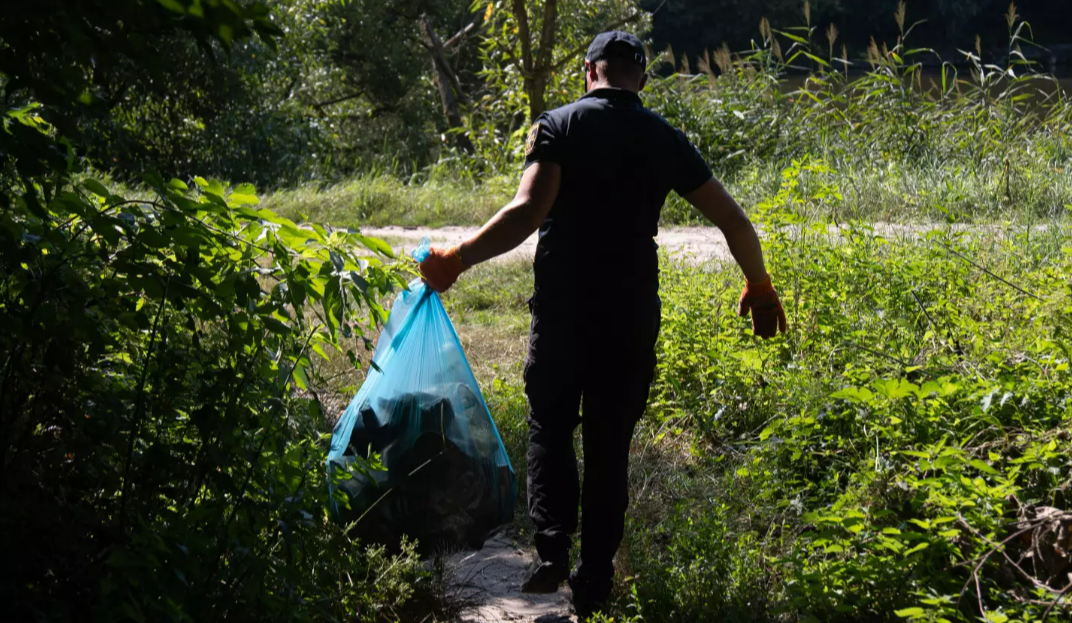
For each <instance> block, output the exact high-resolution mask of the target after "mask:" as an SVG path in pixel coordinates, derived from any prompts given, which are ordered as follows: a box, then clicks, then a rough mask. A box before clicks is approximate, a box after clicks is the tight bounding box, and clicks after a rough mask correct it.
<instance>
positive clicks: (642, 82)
mask: <svg viewBox="0 0 1072 623" xmlns="http://www.w3.org/2000/svg"><path fill="white" fill-rule="evenodd" d="M647 83H648V72H646V71H645V72H644V73H642V74H640V86H639V87H637V93H639V92H641V91H643V90H644V85H646V84H647Z"/></svg>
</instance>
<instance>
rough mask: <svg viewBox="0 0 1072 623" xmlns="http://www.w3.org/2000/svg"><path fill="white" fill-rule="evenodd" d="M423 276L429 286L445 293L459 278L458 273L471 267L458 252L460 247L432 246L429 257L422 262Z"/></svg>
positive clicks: (420, 266)
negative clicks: (438, 247)
mask: <svg viewBox="0 0 1072 623" xmlns="http://www.w3.org/2000/svg"><path fill="white" fill-rule="evenodd" d="M419 268H420V270H421V277H423V278H424V282H425V283H427V284H428V287H430V288H432V289H433V290H435V291H436V292H439V293H443V292H446V291H447V290H449V289H450V287H451V286H452V285H454V282H455V281H457V280H458V275H461V274H462V273H463V272H465V271H466V270H468V269H469V266H467V265H466V264H465V262H463V261H462V256H461V254H460V253H458V247H451V248H449V249H436V248H434V247H433V248H432V250H431V251H430V252H429V254H428V257H427V258H426V259H425V260H424V261H423V262H421V263H420V265H419Z"/></svg>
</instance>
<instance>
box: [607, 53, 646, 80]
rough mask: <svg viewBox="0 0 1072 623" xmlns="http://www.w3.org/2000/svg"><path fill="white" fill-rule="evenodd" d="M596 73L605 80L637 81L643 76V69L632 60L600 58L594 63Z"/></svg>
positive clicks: (614, 57) (613, 57)
mask: <svg viewBox="0 0 1072 623" xmlns="http://www.w3.org/2000/svg"><path fill="white" fill-rule="evenodd" d="M595 65H596V72H597V73H598V74H599V75H600V77H602V78H604V79H606V80H613V81H616V80H630V81H639V80H640V78H641V76H643V75H644V68H643V67H641V66H640V65H638V64H637V63H636V62H634V61H633V60H632V59H626V58H622V57H619V56H610V57H607V58H601V59H599V60H598V61H596V62H595Z"/></svg>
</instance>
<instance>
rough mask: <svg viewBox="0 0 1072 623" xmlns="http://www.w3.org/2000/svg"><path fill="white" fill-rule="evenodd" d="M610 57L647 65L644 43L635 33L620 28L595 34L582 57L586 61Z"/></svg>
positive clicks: (643, 65) (642, 65)
mask: <svg viewBox="0 0 1072 623" xmlns="http://www.w3.org/2000/svg"><path fill="white" fill-rule="evenodd" d="M611 57H613V58H624V59H627V60H631V61H633V62H635V63H636V64H637V65H640V66H641V67H644V68H646V67H647V66H648V57H647V55H646V54H645V52H644V44H642V43H641V42H640V39H637V38H636V36H635V35H631V34H629V33H627V32H622V31H620V30H609V31H607V32H603V33H600V34H598V35H596V38H595V39H592V45H590V46H588V54H587V55H585V57H584V58H585V60H588V61H598V60H601V59H604V58H611Z"/></svg>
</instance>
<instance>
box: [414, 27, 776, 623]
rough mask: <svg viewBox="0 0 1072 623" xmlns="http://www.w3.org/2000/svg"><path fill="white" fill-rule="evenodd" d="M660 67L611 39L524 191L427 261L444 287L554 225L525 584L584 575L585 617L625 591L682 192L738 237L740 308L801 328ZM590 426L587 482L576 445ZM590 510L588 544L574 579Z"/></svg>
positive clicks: (541, 339) (543, 313) (589, 67)
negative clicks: (632, 489)
mask: <svg viewBox="0 0 1072 623" xmlns="http://www.w3.org/2000/svg"><path fill="white" fill-rule="evenodd" d="M646 65H647V58H646V56H645V52H644V48H643V46H642V45H641V43H640V41H639V40H638V39H637V38H636V37H634V36H633V35H631V34H628V33H624V32H618V31H613V32H605V33H603V34H601V35H599V36H597V37H596V38H595V40H593V41H592V44H591V46H590V47H589V48H588V54H587V56H586V58H585V61H584V69H585V86H586V89H587V92H586V93H585V95H584V96H583V97H581V98H580V99H579V100H577V101H576V102H573V103H572V104H569V105H567V106H563V107H562V108H558V109H556V110H552V111H550V112H547V113H544V114H543V115H540V117H539V118H538V119H536V121H535V123H533V125H532V128H531V130H530V131H529V134H528V140H527V142H526V146H525V170H524V174H523V175H522V178H521V183H520V186H519V187H518V191H517V195H516V196H515V197H514V199H513V200H512V201H511V202H510V203H509V204H507V205H506V207H504V208H503V209H502V210H500V211H499V213H498V214H496V215H495V216H494V217H493V218H492V219H491V220H490V221H488V223H487V224H486V225H484V227H483V228H481V230H480V232H479V233H477V234H476V235H475V236H473V237H472V238H470V239H469V240H467V241H466V242H464V243H462V244H460V245H458V246H457V247H454V248H450V249H433V250H432V254H431V255H430V256H429V257H428V259H427V260H425V261H424V262H423V263H422V264H421V266H420V269H421V273H422V274H423V275H424V279H425V281H426V282H427V283H428V285H429V286H431V287H432V288H434V289H435V290H437V291H439V292H443V291H445V290H447V289H448V288H450V286H451V285H452V284H453V283H454V282H455V280H456V279H457V278H458V276H459V275H460V274H461V273H462V272H463V271H464V270H466V269H467V268H469V267H471V266H473V265H476V264H479V263H480V262H484V261H487V260H489V259H491V258H493V257H495V256H497V255H500V254H502V253H505V252H507V251H509V250H511V249H513V248H515V247H517V246H518V245H519V244H521V243H522V242H523V241H524V240H525V239H526V238H527V237H528V236H529V235H530V234H532V232H533V231H535V230H536V229H537V228H538V229H539V243H538V244H537V246H536V257H535V261H534V264H533V268H534V272H535V292H534V294H533V296H532V299H531V300H530V301H529V306H530V310H531V312H532V325H531V330H530V335H529V349H528V356H527V357H526V360H525V370H524V378H525V391H526V393H527V395H528V399H529V406H530V415H529V449H528V457H527V459H528V504H529V514H530V515H531V517H532V520H533V522H534V523H535V524H536V539H535V540H536V550H537V553H538V554H539V557H540V565H539V566H538V567H537V568H536V570H535V572H533V574H532V576H531V577H530V578H529V579H528V580H527V581H526V582H525V584H524V585H523V586H522V591H523V592H528V593H553V592H555V591H557V590H558V587H559V585H560V584H561V583H562V582H563V581H565V580H567V579H568V580H569V584H570V588H571V589H572V592H573V602H574V607H575V608H576V610H577V613H578V615H580V616H581V617H582V620H583V619H584V618H586V617H588V616H590V615H591V614H592V613H593V612H595V611H597V610H599V609H600V608H601V607H602V606H603V604H604V603H605V602H606V600H607V598H608V597H609V595H610V591H611V587H612V583H613V578H614V564H613V559H614V554H615V552H616V551H617V549H618V545H619V544H620V543H621V540H622V533H623V530H624V525H625V511H626V507H627V505H628V501H629V499H628V498H629V491H628V467H629V445H630V442H631V439H632V436H633V429H634V427H635V426H636V423H637V421H638V420H639V419H640V417H641V415H642V414H643V413H644V409H645V406H646V402H647V398H648V389H649V386H650V385H651V381H652V377H653V375H654V369H655V341H656V338H657V336H658V332H659V319H660V302H659V296H658V289H659V279H658V273H659V268H658V256H657V254H656V244H655V241H654V237H655V235H656V234H657V232H658V222H659V212H660V210H661V209H662V206H663V202H664V201H665V199H666V195H667V194H668V193H669V192H670V191H671V190H673V191H675V192H677V193H678V194H679V195H681V196H682V197H684V198H685V199H686V200H687V201H688V202H689V203H691V204H692V205H693V206H695V207H696V208H697V209H698V210H699V211H700V212H701V213H702V214H703V215H704V216H705V217H707V218H708V219H710V221H711V222H712V223H714V224H715V225H716V226H717V227H718V228H719V229H721V230H722V232H723V234H724V235H725V237H726V242H727V243H728V245H729V249H730V252H731V253H732V254H733V257H734V259H735V260H736V261H737V263H738V264H739V265H740V267H741V270H742V271H743V273H744V277H745V280H746V285H745V287H744V292H743V293H742V295H741V300H740V309H739V312H740V314H741V315H742V316H744V315H747V314H749V313H751V315H752V327H753V331H754V332H755V334H756V335H759V336H762V337H764V338H769V337H773V336H774V335H775V334H776V333H777V332H778V330H779V329H780V330H781V331H783V332H784V331H785V329H786V321H785V312H784V311H783V310H782V306H781V303H780V302H779V300H778V295H777V293H776V292H775V291H774V288H773V287H772V286H771V280H770V277H769V275H768V274H767V271H766V268H765V266H764V263H763V252H762V250H761V248H760V243H759V238H758V237H757V236H756V232H755V229H754V228H753V227H752V224H751V222H750V221H749V220H748V217H747V216H746V215H745V213H744V211H743V210H742V209H741V207H740V206H739V205H738V204H737V203H736V202H735V201H734V200H733V198H732V197H730V195H729V194H728V193H727V192H726V190H725V188H723V186H722V185H721V184H720V183H719V182H718V181H717V180H715V179H714V178H713V177H712V175H711V170H710V169H709V168H708V166H707V164H706V163H705V162H704V160H703V158H702V157H701V156H700V154H699V152H697V151H696V148H695V147H694V146H693V145H692V144H691V143H690V142H689V140H688V139H687V138H686V137H685V135H684V133H682V132H681V131H679V130H676V129H674V128H673V127H671V126H670V125H669V124H667V123H666V121H664V120H663V119H662V118H661V117H659V116H658V115H656V114H654V113H652V112H651V111H649V110H647V109H646V108H644V106H643V104H641V101H640V98H639V96H638V95H637V93H638V92H639V91H640V90H641V89H643V88H644V84H645V82H646V81H647V75H646V74H645V69H646ZM582 412H583V415H582ZM578 424H580V426H581V436H582V445H583V450H584V484H583V486H581V485H580V484H579V482H578V472H577V460H576V457H575V455H574V450H573V433H574V430H575V429H576V428H577V425H578ZM578 504H579V505H580V508H581V511H582V512H581V552H580V558H579V559H578V561H577V566H576V568H575V569H574V571H573V572H572V573H571V572H570V571H569V550H570V542H571V538H572V534H573V533H574V532H575V531H576V529H577V509H578Z"/></svg>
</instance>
